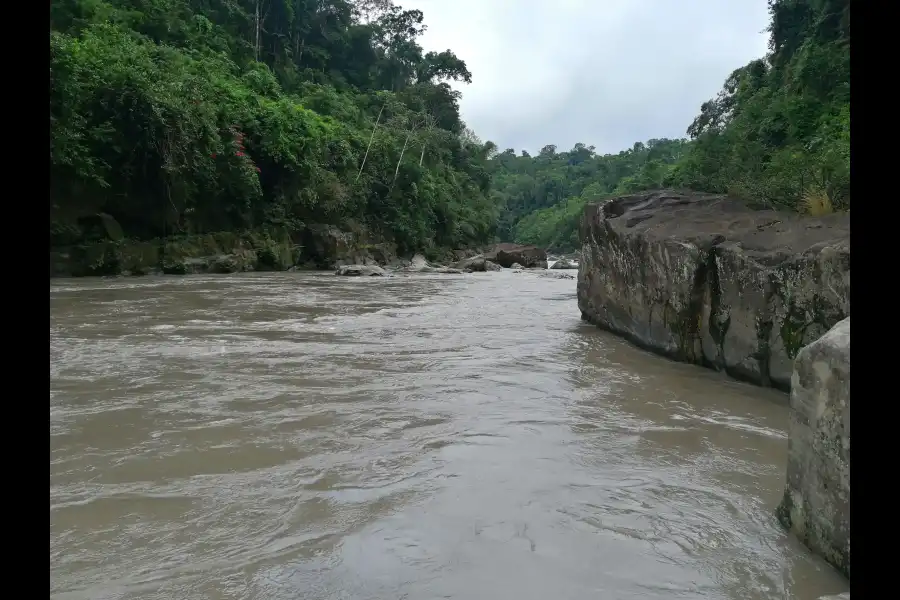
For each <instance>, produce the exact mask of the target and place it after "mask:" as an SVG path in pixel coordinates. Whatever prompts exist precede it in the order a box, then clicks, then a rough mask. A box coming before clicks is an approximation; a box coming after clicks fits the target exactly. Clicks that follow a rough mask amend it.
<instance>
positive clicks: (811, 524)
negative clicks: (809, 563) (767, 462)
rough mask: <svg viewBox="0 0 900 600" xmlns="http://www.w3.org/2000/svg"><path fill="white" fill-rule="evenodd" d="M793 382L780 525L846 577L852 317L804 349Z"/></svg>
mask: <svg viewBox="0 0 900 600" xmlns="http://www.w3.org/2000/svg"><path fill="white" fill-rule="evenodd" d="M794 364H795V368H794V376H793V380H792V384H791V425H790V446H789V455H788V469H787V486H786V489H785V492H784V499H783V500H782V501H781V505H780V506H779V507H778V518H779V520H780V521H781V523H782V524H783V525H784V526H785V527H787V528H788V529H790V530H791V531H793V532H794V533H795V534H796V535H797V537H799V538H800V539H801V540H803V542H804V543H805V544H806V545H807V546H809V548H810V549H812V550H813V551H814V552H815V553H816V554H819V555H820V556H822V557H824V558H825V560H827V561H828V562H829V563H831V564H832V565H834V566H835V567H837V569H838V570H840V571H841V572H842V573H844V575H846V576H847V577H848V578H849V577H850V318H849V317H848V318H847V319H844V320H843V321H841V322H840V323H838V324H837V325H835V326H834V327H833V328H832V329H831V331H829V332H828V333H826V334H825V335H824V336H822V337H821V338H819V339H818V340H816V341H815V342H813V343H812V344H810V345H808V346H806V347H805V348H803V349H802V350H801V351H800V353H799V355H798V356H797V360H796V361H795V363H794Z"/></svg>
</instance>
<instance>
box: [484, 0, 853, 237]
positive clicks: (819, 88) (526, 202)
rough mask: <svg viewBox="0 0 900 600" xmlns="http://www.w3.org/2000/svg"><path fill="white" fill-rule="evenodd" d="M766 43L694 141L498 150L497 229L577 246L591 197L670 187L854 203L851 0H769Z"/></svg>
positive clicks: (806, 206) (761, 199)
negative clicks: (764, 52)
mask: <svg viewBox="0 0 900 600" xmlns="http://www.w3.org/2000/svg"><path fill="white" fill-rule="evenodd" d="M769 13H770V17H771V19H770V25H769V50H770V52H769V54H768V56H766V57H764V58H761V59H759V60H754V61H753V62H751V63H749V64H748V65H745V66H743V67H741V68H739V69H737V70H736V71H734V72H733V73H732V74H731V75H730V76H729V77H728V79H727V80H726V81H725V85H724V87H723V89H722V91H721V92H720V93H719V94H718V96H717V97H716V98H714V99H712V100H709V101H708V102H705V103H703V105H702V106H701V108H700V114H699V115H698V116H697V118H696V119H694V122H693V123H691V125H690V127H688V129H687V134H688V135H689V136H690V141H683V140H650V141H649V142H647V143H646V144H644V143H637V144H635V145H634V147H633V148H631V149H629V150H626V151H623V152H620V153H618V154H614V155H605V156H598V155H596V154H595V153H594V152H593V148H592V147H590V146H585V145H584V144H577V145H576V146H575V147H574V148H573V149H572V150H570V151H568V152H557V150H556V147H555V146H552V145H549V146H545V147H544V148H543V149H542V150H541V151H540V153H539V154H538V155H537V156H535V157H531V156H529V155H528V154H527V153H526V152H522V153H521V154H520V155H519V156H516V153H515V151H514V150H507V151H505V152H503V153H502V154H499V155H497V156H495V157H494V158H493V159H492V160H491V171H492V176H493V192H492V193H493V195H494V198H495V200H496V201H497V202H498V203H499V205H500V206H502V207H504V209H505V210H504V212H503V214H502V215H501V218H500V223H499V233H500V235H501V236H502V237H505V238H507V239H514V240H516V241H519V242H526V243H533V244H538V245H542V246H547V247H550V248H553V249H557V250H571V249H572V248H575V247H576V240H575V237H576V235H577V234H576V228H577V223H578V219H579V216H580V214H581V209H582V207H583V206H584V204H585V203H586V202H588V201H592V200H597V199H602V198H604V197H609V196H612V195H615V194H619V193H627V192H633V191H640V190H644V189H655V188H661V187H676V188H690V189H694V190H698V191H707V192H715V193H723V192H728V193H730V194H734V195H736V196H738V197H742V198H745V199H747V200H748V201H750V202H753V203H756V204H763V205H767V206H773V207H777V208H785V209H790V210H798V211H804V212H809V213H823V212H830V211H832V210H849V208H850V2H849V0H769Z"/></svg>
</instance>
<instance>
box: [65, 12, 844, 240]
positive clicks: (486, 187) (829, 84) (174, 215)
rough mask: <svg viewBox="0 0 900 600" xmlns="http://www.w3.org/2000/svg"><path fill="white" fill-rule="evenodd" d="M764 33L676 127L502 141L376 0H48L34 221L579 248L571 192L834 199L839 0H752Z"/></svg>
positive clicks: (803, 205) (838, 197)
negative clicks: (307, 230) (45, 102)
mask: <svg viewBox="0 0 900 600" xmlns="http://www.w3.org/2000/svg"><path fill="white" fill-rule="evenodd" d="M768 2H769V12H770V27H769V52H768V54H767V55H766V56H765V57H762V58H760V59H758V60H754V61H752V62H750V63H749V64H747V65H745V66H743V67H741V68H739V69H737V70H735V71H734V72H733V73H732V74H731V75H730V76H729V77H728V78H727V80H726V81H725V83H724V86H723V88H722V91H721V92H720V93H719V94H718V95H717V96H716V97H715V98H713V99H710V100H709V101H707V102H704V103H703V104H702V106H701V107H700V112H699V115H698V116H697V117H696V118H695V119H694V121H693V122H692V123H691V124H690V126H689V127H688V128H687V135H688V137H689V139H680V140H670V139H654V140H649V141H647V142H638V143H635V144H634V146H633V147H632V148H630V149H627V150H623V151H621V152H619V153H617V154H608V155H598V154H597V153H596V152H595V148H594V147H593V146H590V145H586V144H584V143H579V144H576V145H575V147H573V148H572V149H570V150H568V151H562V152H561V151H558V149H557V148H556V146H554V145H552V144H551V145H547V146H544V147H543V148H542V149H541V150H540V152H539V153H538V154H537V155H536V156H530V155H529V154H528V153H527V152H524V151H522V152H520V153H517V152H516V151H515V150H513V149H509V150H505V151H502V152H500V151H498V148H497V147H496V145H495V144H493V143H491V142H482V141H481V140H479V138H478V137H477V136H476V135H475V133H473V132H472V131H471V130H469V129H468V128H467V127H466V125H465V123H464V122H463V121H462V119H461V118H460V111H459V99H460V93H459V92H458V91H456V90H454V89H453V88H452V87H451V86H450V85H449V83H448V82H451V81H456V82H462V83H465V82H471V80H472V74H471V73H470V72H469V70H468V68H467V66H466V64H465V62H464V61H463V60H462V59H461V58H459V57H457V56H456V55H455V54H454V53H453V52H452V50H445V51H443V52H425V51H424V50H423V48H422V47H421V45H420V44H419V41H418V40H419V39H420V36H421V34H422V33H423V32H424V31H425V29H426V25H425V20H424V15H423V14H422V12H421V11H419V10H415V9H409V10H407V9H403V8H401V7H399V6H397V5H395V4H394V3H393V2H392V0H59V1H57V2H53V3H51V6H50V13H51V31H50V121H51V139H50V168H51V195H50V203H51V240H52V241H53V242H54V243H56V244H65V243H74V242H77V241H78V240H79V239H83V237H84V231H83V230H82V229H81V228H80V227H79V222H80V221H79V220H80V219H81V218H83V217H84V216H85V215H96V214H97V213H104V214H106V215H110V216H111V217H112V218H113V219H115V221H116V222H117V223H119V224H120V225H121V228H122V230H123V232H124V234H125V235H127V236H128V237H132V238H136V239H150V238H157V237H160V236H166V235H173V234H180V233H198V232H211V231H240V230H250V229H254V228H260V227H266V226H272V225H275V226H281V227H286V228H288V229H291V228H300V227H302V226H304V225H305V224H335V225H340V226H346V225H347V224H355V225H359V226H361V227H364V228H367V229H369V230H371V231H372V232H373V233H375V234H377V235H379V236H381V237H383V238H385V239H388V240H392V241H395V242H396V243H397V245H398V248H399V249H400V251H401V252H402V251H408V252H409V251H413V250H426V249H428V248H436V247H442V248H448V247H462V246H471V245H477V244H481V243H485V242H489V241H492V240H494V239H497V238H500V239H503V240H515V241H519V242H527V243H534V244H539V245H543V246H548V247H551V248H554V249H559V250H568V249H572V248H574V247H576V245H577V240H576V239H575V236H576V229H577V222H578V219H579V215H580V213H581V209H582V207H583V205H584V204H585V203H586V202H590V201H594V200H599V199H602V198H605V197H609V196H612V195H615V194H620V193H627V192H632V191H638V190H641V189H653V188H660V187H679V188H690V189H694V190H698V191H708V192H716V193H730V194H733V195H736V196H739V197H743V198H745V199H747V200H748V201H749V202H754V203H758V204H763V205H767V206H773V207H778V208H787V209H794V210H800V211H806V212H813V213H816V212H819V213H821V212H827V211H830V210H848V209H849V207H850V4H849V0H768Z"/></svg>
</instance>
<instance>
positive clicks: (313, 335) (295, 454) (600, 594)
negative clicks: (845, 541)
mask: <svg viewBox="0 0 900 600" xmlns="http://www.w3.org/2000/svg"><path fill="white" fill-rule="evenodd" d="M552 274H553V273H549V272H525V273H513V272H511V271H504V272H502V273H488V274H485V273H481V274H472V275H463V276H457V275H430V276H429V275H412V276H397V277H393V278H341V277H336V276H334V275H331V274H306V273H270V274H241V275H230V276H227V275H226V276H215V277H214V276H196V277H185V278H178V277H157V278H153V277H148V278H134V279H79V280H51V282H50V595H51V597H52V598H56V599H59V600H62V599H78V600H87V599H90V600H107V599H116V600H131V599H138V598H141V599H144V598H148V599H149V598H152V599H160V600H161V599H170V598H178V599H188V598H190V599H193V598H198V599H254V600H257V599H259V600H262V599H267V600H268V599H273V600H280V599H285V600H296V599H298V598H310V599H317V600H318V599H322V600H338V599H340V600H351V599H352V600H369V599H372V600H375V599H378V600H381V599H385V600H395V599H405V600H432V599H436V598H454V599H472V600H480V599H486V600H487V599H490V600H505V599H514V600H530V599H535V600H546V599H547V598H552V599H553V600H568V599H578V600H581V599H586V598H602V599H610V600H618V599H621V600H629V599H632V598H634V599H637V598H640V599H656V598H659V599H663V598H665V599H669V598H682V599H685V598H704V599H708V598H715V599H735V600H758V599H779V600H782V599H784V598H797V599H800V600H807V599H809V600H813V599H815V598H818V597H819V596H821V595H824V594H829V593H838V592H843V591H847V590H848V589H849V585H848V584H847V582H846V581H845V580H843V579H842V578H841V577H840V576H839V575H838V574H837V573H836V572H835V571H834V570H832V569H831V568H830V567H829V566H827V565H826V564H824V563H823V562H822V561H821V560H819V559H817V558H815V557H813V556H812V555H811V554H810V553H809V552H808V551H807V550H806V549H805V548H804V547H803V546H802V545H801V544H800V543H799V542H797V541H796V540H795V539H794V538H793V537H791V536H788V535H787V534H785V533H784V532H783V531H782V529H781V528H780V527H779V525H778V524H777V522H776V520H775V518H774V516H773V513H774V509H775V507H776V505H777V503H778V501H779V499H780V496H781V493H782V490H783V486H784V479H785V463H786V459H787V437H786V429H787V423H788V409H787V399H786V396H784V395H783V394H780V393H778V392H773V391H771V390H764V389H759V388H755V387H752V386H749V385H744V384H740V383H736V382H733V381H729V380H727V379H725V378H723V377H721V376H719V375H717V374H715V373H713V372H709V371H706V370H704V369H700V368H697V367H692V366H689V365H681V364H676V363H672V362H669V361H666V360H664V359H661V358H658V357H655V356H653V355H650V354H647V353H644V352H642V351H640V350H637V349H635V348H633V347H631V346H630V345H628V344H627V343H625V342H623V341H621V340H619V339H617V338H615V337H613V336H611V335H609V334H606V333H604V332H602V331H599V330H598V329H596V328H594V327H592V326H590V325H587V324H584V323H582V322H581V320H580V319H579V313H578V308H577V306H576V301H575V282H574V281H573V280H571V279H559V278H555V277H551V276H550V275H552Z"/></svg>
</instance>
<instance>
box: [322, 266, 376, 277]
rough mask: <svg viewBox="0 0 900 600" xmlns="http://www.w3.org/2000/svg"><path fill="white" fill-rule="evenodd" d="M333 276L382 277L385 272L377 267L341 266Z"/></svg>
mask: <svg viewBox="0 0 900 600" xmlns="http://www.w3.org/2000/svg"><path fill="white" fill-rule="evenodd" d="M334 274H335V275H343V276H346V277H384V276H386V275H387V271H385V270H384V269H382V268H381V267H379V266H378V265H343V266H340V267H338V268H337V270H336V271H335V272H334Z"/></svg>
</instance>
